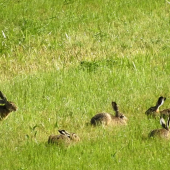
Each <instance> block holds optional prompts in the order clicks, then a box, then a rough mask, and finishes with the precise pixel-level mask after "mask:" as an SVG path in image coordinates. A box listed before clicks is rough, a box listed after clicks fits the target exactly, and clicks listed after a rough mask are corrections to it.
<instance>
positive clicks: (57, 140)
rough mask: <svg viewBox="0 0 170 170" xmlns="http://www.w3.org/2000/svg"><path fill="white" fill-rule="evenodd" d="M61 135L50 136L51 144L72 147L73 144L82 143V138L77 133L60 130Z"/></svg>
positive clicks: (49, 141)
mask: <svg viewBox="0 0 170 170" xmlns="http://www.w3.org/2000/svg"><path fill="white" fill-rule="evenodd" d="M58 131H59V133H60V134H59V135H50V136H49V138H48V143H49V144H57V145H70V144H71V143H74V142H78V141H80V138H79V136H78V135H77V134H75V133H68V132H67V131H65V130H58Z"/></svg>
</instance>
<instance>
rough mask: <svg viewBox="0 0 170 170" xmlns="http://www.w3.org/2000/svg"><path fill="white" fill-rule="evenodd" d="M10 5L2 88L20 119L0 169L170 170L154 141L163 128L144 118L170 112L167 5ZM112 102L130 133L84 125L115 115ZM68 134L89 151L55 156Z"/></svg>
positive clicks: (6, 136) (4, 134)
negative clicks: (55, 141) (56, 136)
mask: <svg viewBox="0 0 170 170" xmlns="http://www.w3.org/2000/svg"><path fill="white" fill-rule="evenodd" d="M1 4H3V10H0V13H1V16H2V22H1V23H2V24H0V28H1V29H2V30H3V31H4V33H5V35H6V37H7V38H6V39H5V38H4V36H3V35H2V34H1V35H0V36H1V39H2V46H1V54H2V55H1V57H0V63H2V64H1V65H2V66H1V67H0V71H1V80H0V86H1V90H2V91H4V93H5V94H6V95H7V97H8V98H9V99H10V100H14V101H15V102H16V103H17V105H18V107H19V110H18V111H17V112H16V113H13V114H11V115H10V117H9V118H8V119H7V120H5V121H3V122H0V124H1V126H0V135H1V140H0V146H3V147H2V148H1V151H0V156H1V161H2V162H3V163H0V169H29V170H30V169H112V168H113V167H114V169H168V168H169V167H168V162H169V143H168V142H166V141H157V140H147V138H146V137H147V134H148V133H149V131H150V130H152V129H154V128H159V127H160V125H159V121H155V120H147V119H146V117H145V115H144V111H145V110H146V109H147V108H148V107H150V106H151V105H154V104H155V102H156V100H157V98H158V97H159V95H164V96H166V97H167V101H166V103H165V104H164V106H162V108H167V107H169V104H168V101H169V99H168V98H169V88H168V85H169V73H170V66H169V62H170V58H169V49H168V47H169V39H168V36H169V29H168V26H169V6H168V4H166V3H165V2H164V1H159V2H155V1H149V2H147V3H146V2H145V1H140V2H138V1H134V0H133V1H131V2H129V3H127V2H126V1H118V0H117V1H114V2H112V1H106V0H105V1H104V0H103V1H101V0H98V1H95V2H93V1H88V2H87V1H83V0H80V1H77V2H76V1H71V0H70V1H60V2H57V1H49V2H48V1H39V3H36V2H35V1H31V2H30V1H24V2H20V1H11V2H10V1H9V2H7V1H6V2H1ZM9 4H10V5H9ZM132 11H133V13H132ZM134 13H135V15H134ZM112 100H115V101H116V102H117V103H118V105H119V106H120V110H121V111H122V112H124V113H125V115H126V116H127V117H128V118H129V124H128V126H127V127H121V128H111V127H108V128H103V127H99V128H92V127H90V126H86V125H85V124H86V122H89V120H90V118H91V117H92V116H93V115H94V114H96V113H97V112H101V111H107V112H112V108H111V101H112ZM59 128H65V129H66V130H68V131H73V132H76V133H77V134H79V136H80V137H81V139H82V141H81V142H80V143H79V144H78V145H75V146H72V147H70V148H68V149H65V148H56V147H49V146H47V145H46V141H47V139H48V136H49V135H50V134H52V133H57V130H58V129H59Z"/></svg>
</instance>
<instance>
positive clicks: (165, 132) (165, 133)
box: [149, 117, 170, 139]
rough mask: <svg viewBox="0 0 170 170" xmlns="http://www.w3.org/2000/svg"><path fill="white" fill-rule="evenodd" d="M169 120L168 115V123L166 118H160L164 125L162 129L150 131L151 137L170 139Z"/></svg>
mask: <svg viewBox="0 0 170 170" xmlns="http://www.w3.org/2000/svg"><path fill="white" fill-rule="evenodd" d="M169 121H170V119H169V117H168V120H167V123H165V120H164V119H163V118H162V117H161V118H160V124H161V125H162V129H155V130H152V131H151V132H150V133H149V137H158V138H164V139H170V131H169Z"/></svg>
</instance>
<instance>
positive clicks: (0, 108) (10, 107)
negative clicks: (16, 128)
mask: <svg viewBox="0 0 170 170" xmlns="http://www.w3.org/2000/svg"><path fill="white" fill-rule="evenodd" d="M0 97H1V99H2V100H0V104H2V105H0V120H3V119H5V118H7V117H8V116H9V114H10V113H11V112H13V111H14V112H15V111H16V110H17V106H16V105H15V103H14V102H11V101H7V98H6V97H5V95H4V94H3V93H2V92H1V91H0Z"/></svg>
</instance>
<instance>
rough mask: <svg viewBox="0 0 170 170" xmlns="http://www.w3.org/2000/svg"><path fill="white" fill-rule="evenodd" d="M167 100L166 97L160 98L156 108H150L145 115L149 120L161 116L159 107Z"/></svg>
mask: <svg viewBox="0 0 170 170" xmlns="http://www.w3.org/2000/svg"><path fill="white" fill-rule="evenodd" d="M165 100H166V98H165V97H162V96H161V97H159V98H158V101H157V103H156V106H153V107H150V108H149V109H148V110H147V111H146V112H145V114H146V115H147V116H148V118H150V117H153V118H155V117H157V116H160V112H159V107H160V106H162V105H163V103H164V101H165Z"/></svg>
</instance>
